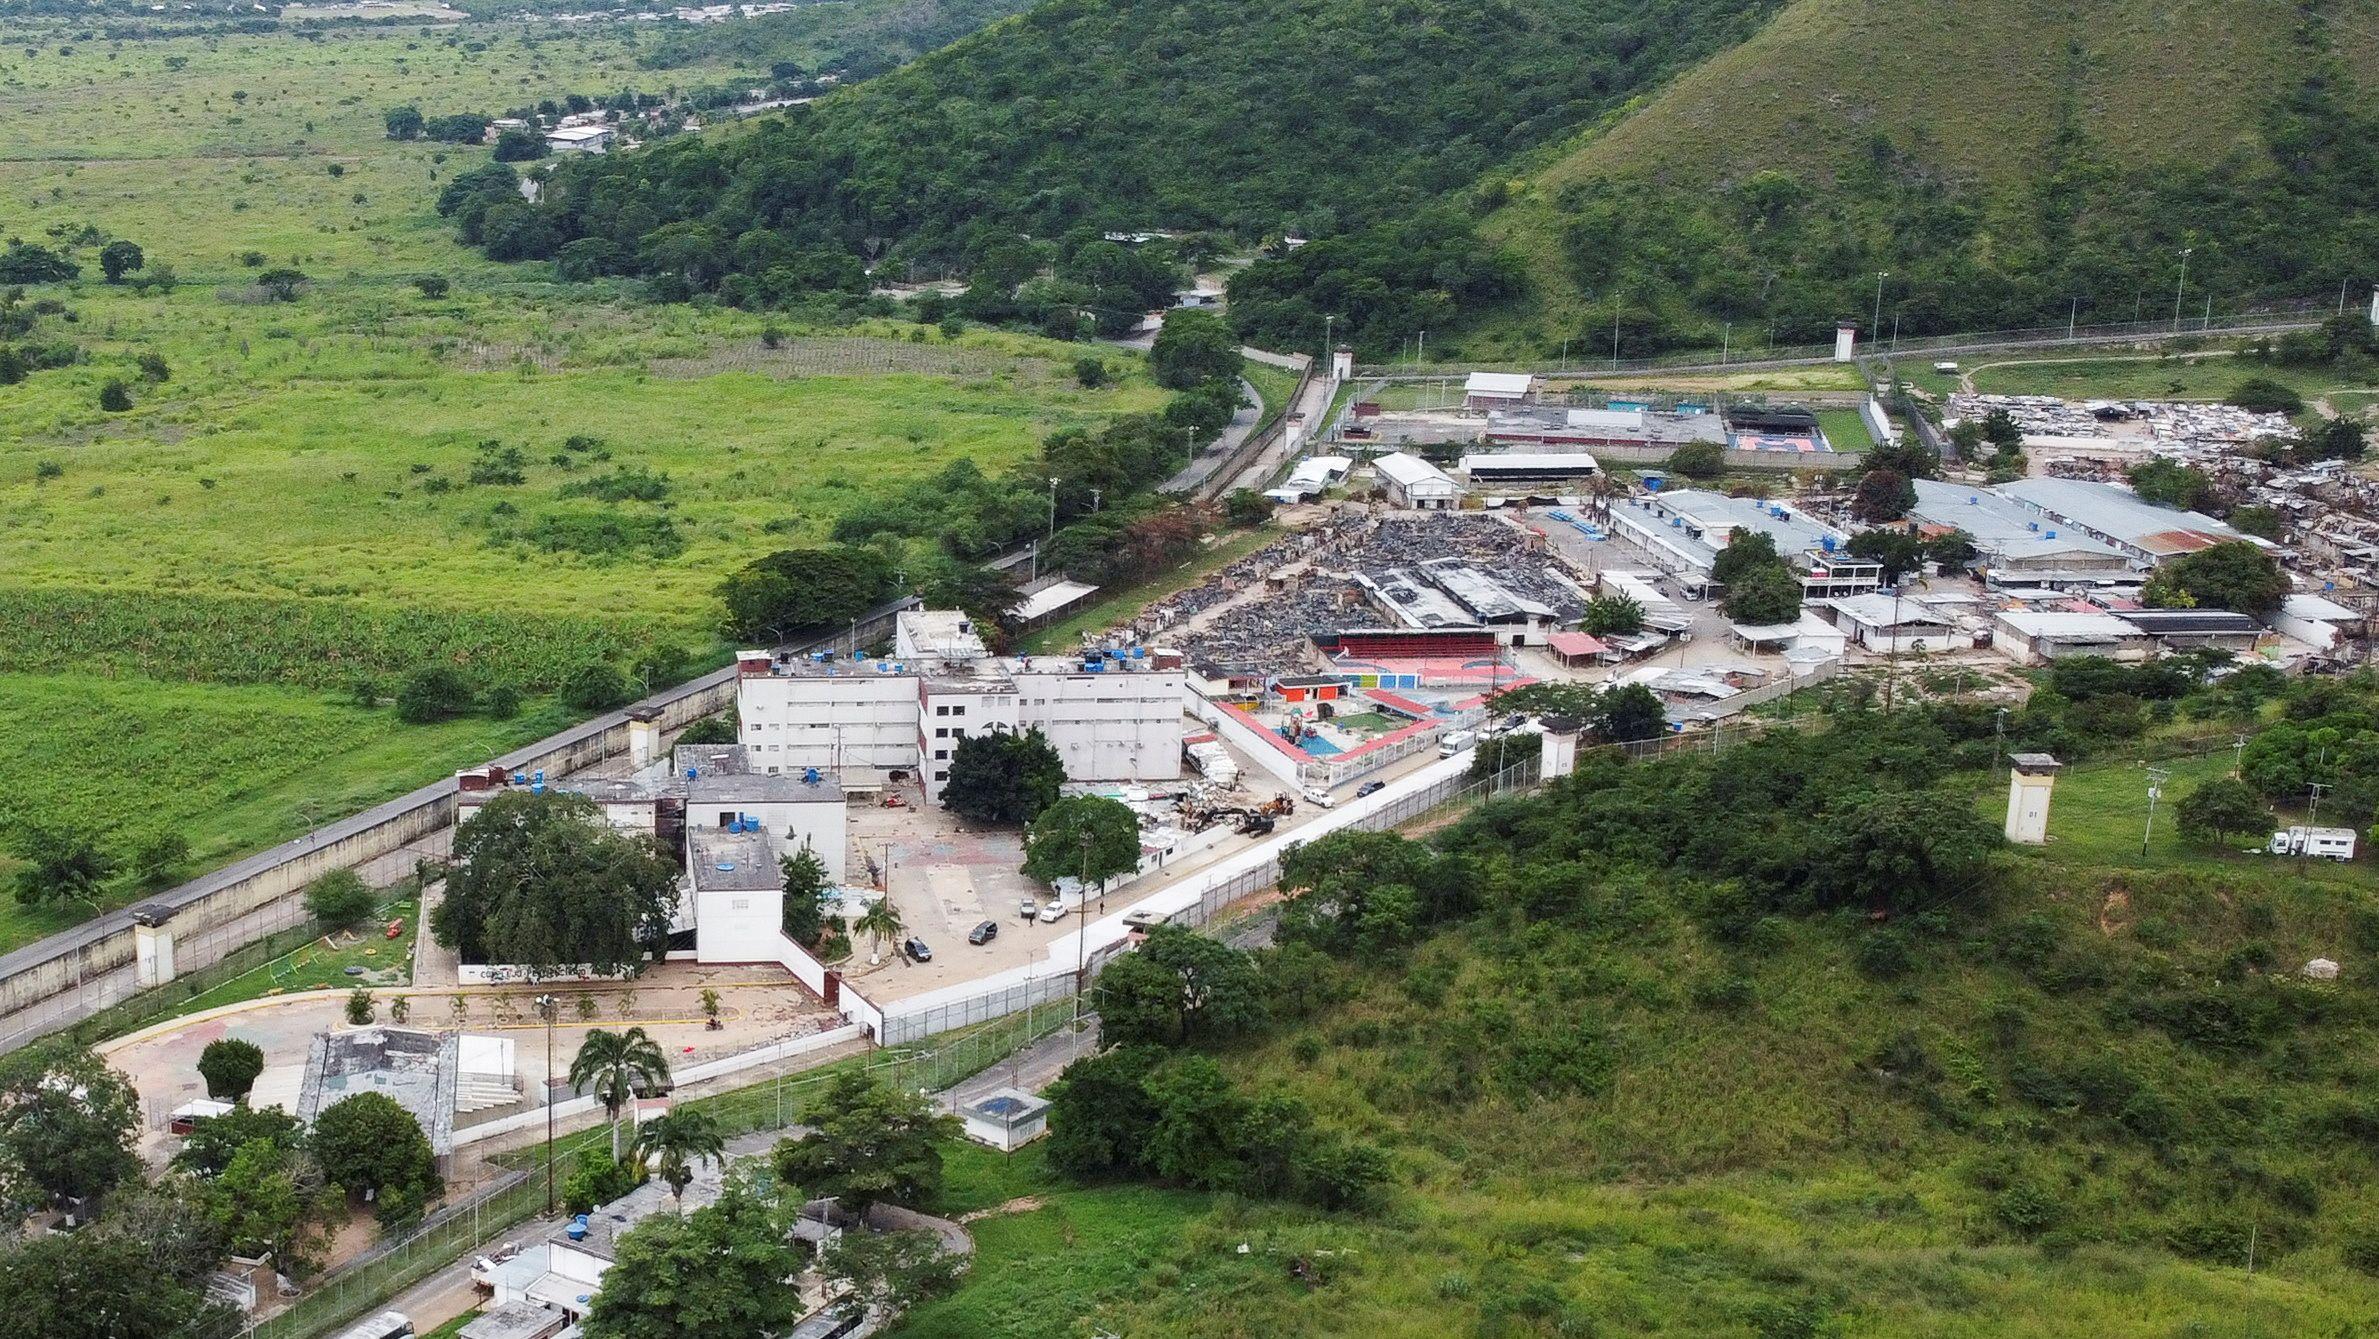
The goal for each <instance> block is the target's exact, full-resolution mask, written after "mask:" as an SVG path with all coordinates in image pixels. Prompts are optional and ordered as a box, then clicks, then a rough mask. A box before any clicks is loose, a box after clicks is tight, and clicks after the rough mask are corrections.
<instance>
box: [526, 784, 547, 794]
mask: <svg viewBox="0 0 2379 1339" xmlns="http://www.w3.org/2000/svg"><path fill="white" fill-rule="evenodd" d="M529 793H530V794H531V795H543V794H544V793H545V783H544V782H542V781H532V782H530V783H529Z"/></svg>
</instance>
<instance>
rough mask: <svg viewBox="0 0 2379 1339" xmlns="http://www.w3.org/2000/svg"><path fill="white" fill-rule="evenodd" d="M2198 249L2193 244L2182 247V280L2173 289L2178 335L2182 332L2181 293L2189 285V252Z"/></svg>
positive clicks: (2176, 332)
mask: <svg viewBox="0 0 2379 1339" xmlns="http://www.w3.org/2000/svg"><path fill="white" fill-rule="evenodd" d="M2196 249H2197V248H2196V247H2193V246H2185V247H2182V248H2181V281H2180V282H2179V283H2177V284H2175V285H2173V290H2172V332H2173V333H2174V334H2176V335H2177V334H2180V333H2181V294H2182V293H2183V292H2184V291H2185V290H2187V288H2188V287H2189V253H2190V252H2192V251H2195V250H2196Z"/></svg>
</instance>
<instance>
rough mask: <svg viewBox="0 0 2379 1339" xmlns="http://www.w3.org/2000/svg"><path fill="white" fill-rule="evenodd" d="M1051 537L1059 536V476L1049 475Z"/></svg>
mask: <svg viewBox="0 0 2379 1339" xmlns="http://www.w3.org/2000/svg"><path fill="white" fill-rule="evenodd" d="M1049 537H1050V538H1051V539H1055V538H1057V476H1056V475H1054V474H1052V475H1050V476H1049Z"/></svg>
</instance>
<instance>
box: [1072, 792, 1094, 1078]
mask: <svg viewBox="0 0 2379 1339" xmlns="http://www.w3.org/2000/svg"><path fill="white" fill-rule="evenodd" d="M1080 883H1081V886H1080V887H1079V888H1077V889H1076V890H1075V895H1076V896H1077V897H1078V898H1080V899H1081V900H1080V901H1078V902H1076V903H1075V905H1074V910H1075V913H1076V915H1075V919H1074V1030H1075V1031H1076V1032H1080V1031H1081V1030H1082V996H1083V995H1084V994H1085V993H1086V992H1088V991H1089V990H1090V978H1089V977H1088V976H1087V975H1085V971H1086V970H1087V968H1088V967H1089V962H1088V959H1087V957H1086V954H1087V952H1088V950H1089V945H1090V833H1089V831H1088V830H1087V829H1086V830H1084V832H1083V834H1082V873H1081V879H1080Z"/></svg>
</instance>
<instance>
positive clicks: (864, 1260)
mask: <svg viewBox="0 0 2379 1339" xmlns="http://www.w3.org/2000/svg"><path fill="white" fill-rule="evenodd" d="M818 1267H819V1269H820V1270H821V1271H822V1272H823V1273H824V1274H825V1275H826V1277H828V1278H830V1279H839V1280H841V1281H842V1282H843V1283H844V1284H845V1285H847V1286H848V1288H849V1289H850V1296H851V1298H852V1300H854V1301H856V1302H858V1303H859V1304H860V1305H861V1306H863V1307H866V1308H869V1309H870V1310H873V1311H876V1312H878V1313H880V1314H884V1315H892V1316H897V1315H899V1314H901V1313H902V1312H904V1311H907V1310H909V1309H910V1308H911V1307H914V1306H916V1305H917V1304H918V1303H920V1302H924V1301H928V1300H930V1299H932V1298H935V1297H939V1296H941V1295H942V1294H944V1293H947V1292H949V1291H951V1290H952V1289H954V1288H956V1287H957V1286H958V1280H959V1276H960V1275H961V1274H963V1273H964V1272H965V1269H966V1261H965V1259H964V1258H963V1257H961V1256H958V1255H956V1254H953V1253H952V1252H950V1251H946V1250H944V1249H942V1242H941V1238H939V1237H936V1236H935V1235H934V1234H933V1233H931V1232H927V1231H924V1230H922V1229H912V1230H909V1231H904V1232H845V1233H843V1234H842V1235H841V1236H840V1237H838V1238H836V1239H835V1242H834V1244H833V1245H831V1246H829V1247H827V1248H826V1251H825V1253H824V1254H823V1255H821V1256H819V1258H818Z"/></svg>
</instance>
